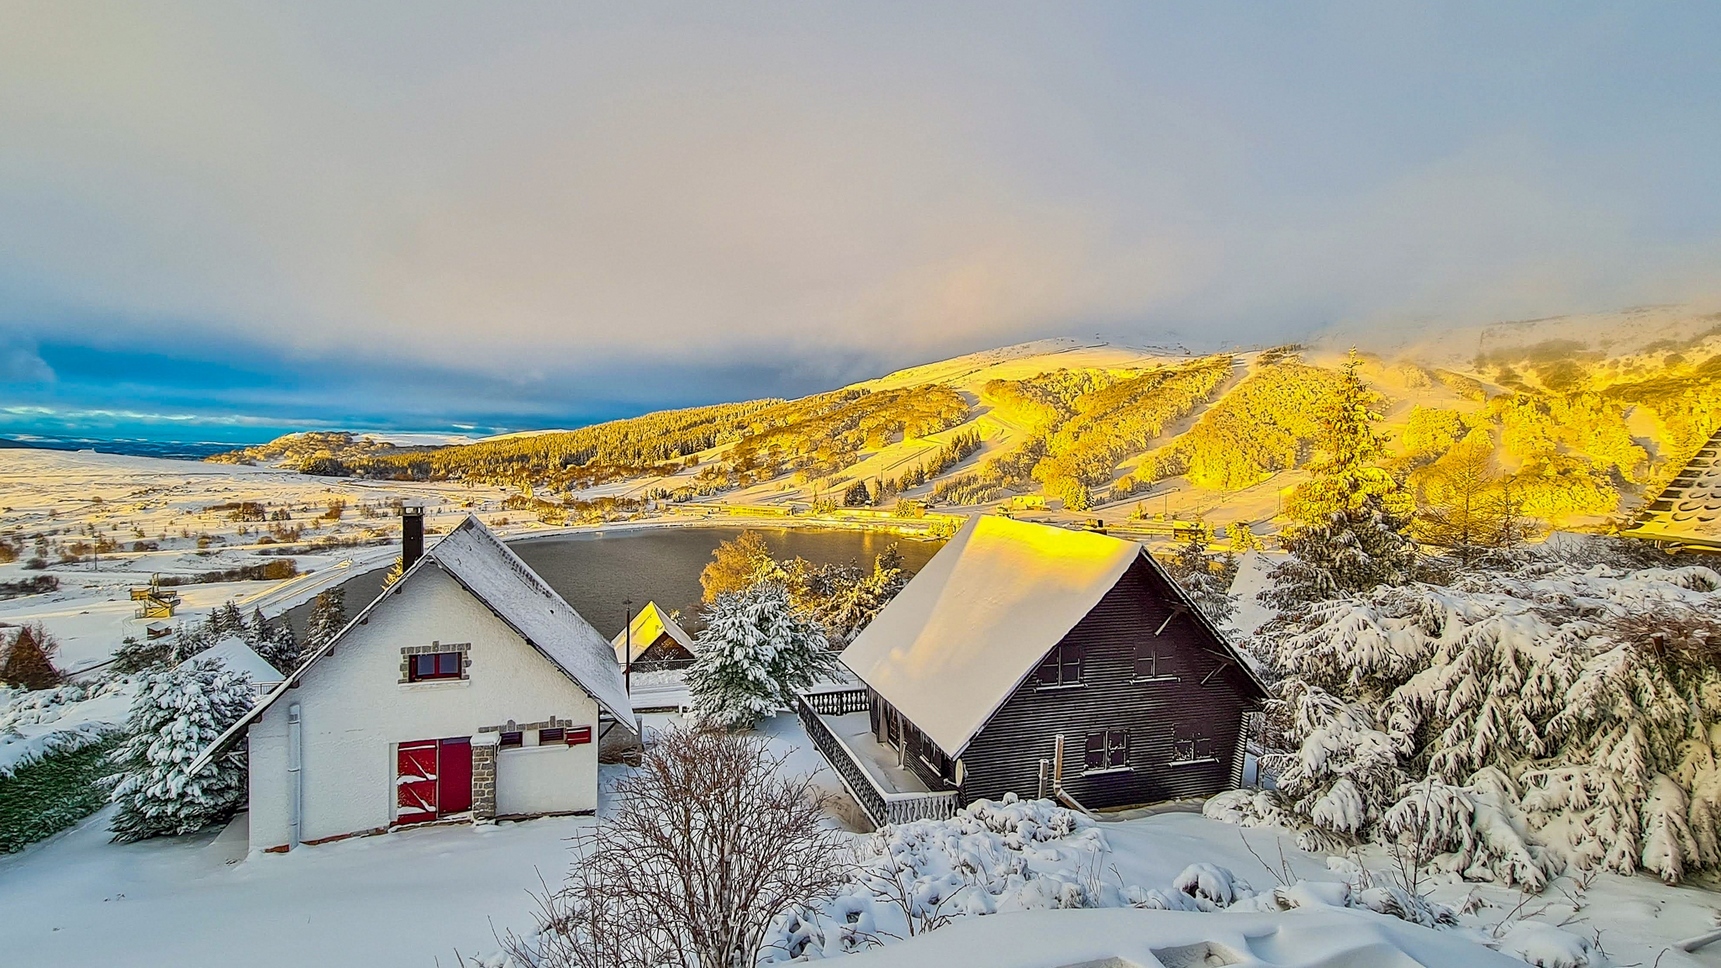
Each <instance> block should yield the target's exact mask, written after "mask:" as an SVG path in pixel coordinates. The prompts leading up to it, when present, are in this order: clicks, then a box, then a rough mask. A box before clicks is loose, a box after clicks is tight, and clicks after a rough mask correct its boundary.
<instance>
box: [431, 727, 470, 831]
mask: <svg viewBox="0 0 1721 968" xmlns="http://www.w3.org/2000/svg"><path fill="white" fill-rule="evenodd" d="M436 759H437V768H436V772H437V775H438V777H439V779H438V780H437V786H438V788H439V791H440V792H439V793H438V797H437V802H436V803H437V811H436V812H437V814H438V815H439V816H444V817H446V816H448V815H449V814H451V813H465V812H466V811H468V810H471V809H472V740H471V738H470V737H466V736H459V737H456V738H454V739H445V740H443V741H442V742H441V744H440V745H439V746H438V750H437V757H436Z"/></svg>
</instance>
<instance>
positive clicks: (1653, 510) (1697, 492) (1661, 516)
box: [1624, 430, 1721, 550]
mask: <svg viewBox="0 0 1721 968" xmlns="http://www.w3.org/2000/svg"><path fill="white" fill-rule="evenodd" d="M1624 533H1625V534H1626V535H1628V536H1631V537H1638V538H1650V539H1655V540H1663V541H1679V542H1682V543H1684V544H1688V545H1692V546H1694V547H1697V548H1707V549H1709V550H1716V549H1721V430H1717V431H1716V432H1715V434H1714V435H1713V436H1711V437H1710V438H1709V442H1708V443H1706V444H1704V445H1703V446H1702V447H1701V448H1699V449H1698V451H1697V453H1696V454H1693V455H1692V457H1691V460H1690V461H1689V462H1687V463H1686V465H1685V467H1684V469H1683V470H1681V471H1680V472H1679V474H1678V475H1677V476H1675V477H1674V478H1673V480H1672V481H1671V482H1669V483H1668V485H1667V486H1666V487H1665V488H1663V489H1662V491H1661V493H1660V494H1658V495H1656V498H1655V500H1653V501H1651V502H1649V503H1648V504H1647V505H1645V506H1644V508H1643V510H1642V511H1641V512H1640V513H1639V514H1638V517H1637V521H1636V522H1634V523H1633V525H1632V527H1631V529H1630V530H1628V531H1626V532H1624Z"/></svg>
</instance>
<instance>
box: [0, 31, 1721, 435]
mask: <svg viewBox="0 0 1721 968" xmlns="http://www.w3.org/2000/svg"><path fill="white" fill-rule="evenodd" d="M1689 17H1690V18H1691V19H1692V20H1693V22H1686V23H1663V22H1658V21H1656V20H1655V19H1654V18H1652V17H1651V16H1649V15H1647V14H1644V15H1637V14H1629V13H1623V12H1617V11H1615V12H1603V13H1600V14H1591V15H1576V14H1570V13H1568V12H1565V11H1562V12H1561V13H1560V15H1559V17H1558V19H1557V20H1556V19H1547V18H1541V17H1539V16H1534V15H1530V14H1527V13H1526V14H1513V13H1510V12H1489V13H1487V14H1486V15H1482V14H1480V13H1479V14H1478V15H1477V16H1475V17H1473V18H1470V19H1466V20H1460V19H1459V18H1458V17H1456V16H1446V15H1433V14H1418V13H1412V12H1407V11H1400V12H1397V13H1393V12H1389V11H1382V10H1379V9H1372V8H1370V9H1364V10H1362V11H1359V10H1357V9H1355V8H1347V7H1344V6H1342V5H1341V6H1333V7H1308V8H1299V9H1296V10H1279V11H1270V12H1269V11H1261V10H1259V9H1258V8H1227V7H1224V6H1223V5H1212V6H1207V5H1204V6H1203V7H1201V8H1198V9H1197V8H1191V9H1187V10H1158V11H1147V10H1141V9H1137V8H1132V7H1122V6H1120V7H1107V6H1093V7H1086V8H1082V9H1080V10H1072V9H1057V10H1053V9H1050V8H1037V7H1020V8H1010V7H1004V8H997V7H993V6H990V5H988V6H985V7H978V6H967V5H960V4H957V5H950V6H943V7H937V8H930V7H928V8H918V7H917V8H889V9H881V8H876V7H871V6H866V7H860V6H857V7H854V8H847V9H845V8H840V7H824V6H821V7H806V6H802V5H794V6H787V7H774V6H769V5H758V6H731V7H724V8H706V7H697V6H683V7H658V6H648V5H638V6H635V5H629V6H626V7H618V8H592V7H562V8H557V7H539V8H511V9H509V10H507V11H496V10H489V9H480V8H471V9H460V8H449V7H428V8H427V7H422V6H420V5H416V4H414V5H398V6H397V5H387V4H382V5H365V6H364V7H362V8H358V7H353V6H351V5H322V6H319V5H309V6H306V5H295V6H291V7H288V6H278V5H252V6H246V5H235V4H219V5H215V4H209V5H199V4H187V5H181V6H177V7H160V8H152V9H151V11H150V12H149V13H148V14H147V15H146V14H144V13H141V12H138V13H128V12H127V11H125V10H123V9H119V10H116V9H109V8H97V7H79V6H76V5H71V4H45V5H38V6H29V5H25V6H22V7H20V8H18V9H17V10H16V11H14V12H12V14H11V15H9V25H8V30H7V31H5V32H0V129H3V130H6V131H7V132H8V137H7V138H5V139H3V140H0V295H4V296H5V298H4V300H0V336H3V335H4V334H5V333H6V332H8V331H10V332H11V333H13V334H15V336H16V337H17V340H18V345H25V344H26V343H30V344H32V345H33V343H35V342H46V341H48V340H49V339H53V340H56V341H62V342H68V343H69V342H81V343H83V344H86V345H89V346H99V347H107V348H110V349H112V348H136V347H139V346H143V347H147V348H148V349H149V350H150V351H151V352H158V353H165V354H174V353H179V354H182V355H185V356H187V357H188V358H191V357H196V358H200V359H201V358H203V357H202V356H199V354H200V353H202V352H203V348H204V347H206V346H208V345H212V344H219V345H222V346H231V347H235V348H236V349H237V351H242V352H245V353H248V354H251V355H252V358H253V359H254V360H261V361H266V362H267V363H269V364H270V365H272V366H275V367H279V368H281V369H282V370H284V371H286V372H289V373H291V374H296V375H298V376H297V377H296V378H295V379H294V380H291V381H286V383H287V384H291V385H281V386H271V387H268V388H267V389H268V392H269V393H270V394H276V393H278V394H279V398H278V399H275V398H272V400H271V402H272V405H276V406H290V405H291V404H292V403H293V402H294V401H295V400H304V399H307V394H313V393H329V394H358V395H360V396H365V395H368V397H369V398H374V399H378V400H380V401H381V405H387V404H388V400H389V398H390V397H391V396H392V397H393V398H394V400H395V402H397V403H398V402H399V401H401V400H404V399H407V398H413V399H424V400H427V401H437V400H440V401H442V402H443V404H444V405H446V404H447V402H448V401H450V400H453V399H458V400H460V401H461V402H462V404H463V405H464V404H465V403H467V402H469V401H471V400H473V399H481V400H482V401H483V402H484V404H485V405H486V406H489V405H490V404H491V402H492V401H494V405H495V406H496V407H498V408H507V407H509V406H512V407H515V408H516V410H515V412H532V413H544V412H549V411H553V410H555V408H556V407H557V406H560V407H561V412H564V413H576V412H577V413H584V412H597V411H600V410H602V409H604V408H605V407H608V406H612V405H616V404H618V401H626V402H628V403H629V404H630V405H631V404H632V403H633V402H639V403H641V404H642V405H643V404H646V403H649V402H650V400H649V399H647V398H651V397H652V395H653V394H654V393H655V394H656V395H657V396H656V399H657V400H659V401H662V400H667V399H669V398H674V400H675V401H676V402H684V401H690V400H691V399H712V398H716V397H718V396H720V395H730V396H759V395H768V394H776V393H783V392H788V391H789V390H791V389H799V388H803V387H809V388H810V386H812V385H828V384H829V383H832V382H840V381H841V380H843V379H850V378H856V377H860V376H864V375H869V374H870V373H873V372H876V371H877V370H879V369H881V368H883V367H886V366H890V365H897V364H904V363H910V362H915V361H919V360H924V359H928V358H933V357H936V356H939V355H942V354H945V353H951V352H957V351H962V350H969V349H975V348H980V347H983V346H987V345H996V344H999V343H1003V342H1008V341H1013V340H1017V339H1024V338H1031V337H1036V336H1042V335H1055V334H1069V333H1077V334H1087V333H1093V332H1096V331H1104V332H1106V333H1108V334H1111V335H1118V336H1122V337H1125V338H1139V339H1155V338H1162V337H1164V336H1165V335H1166V334H1168V333H1173V332H1175V333H1177V334H1178V335H1179V336H1181V337H1182V338H1184V339H1187V340H1190V341H1192V342H1195V343H1202V344H1208V345H1211V344H1212V343H1216V342H1218V341H1220V340H1262V339H1272V338H1275V337H1278V336H1282V335H1294V334H1296V333H1297V332H1299V331H1302V330H1306V329H1308V328H1311V327H1314V326H1319V325H1324V324H1326V323H1329V322H1332V321H1335V320H1351V321H1355V320H1377V321H1380V322H1382V323H1384V324H1390V323H1393V322H1394V321H1398V320H1403V319H1411V318H1414V319H1418V320H1426V319H1430V318H1453V319H1456V318H1464V319H1470V318H1475V317H1487V316H1489V315H1490V314H1497V315H1503V316H1513V315H1523V314H1546V313H1554V312H1562V311H1572V310H1582V309H1604V308H1610V307H1613V306H1617V305H1621V304H1626V303H1633V302H1642V301H1665V300H1666V299H1667V298H1702V297H1708V296H1712V295H1713V292H1712V288H1711V287H1712V281H1713V279H1714V278H1715V270H1716V269H1717V267H1718V265H1721V241H1718V240H1721V232H1718V231H1717V230H1716V228H1715V226H1716V225H1718V224H1721V200H1717V199H1716V198H1715V197H1714V193H1713V190H1712V185H1713V183H1714V176H1715V175H1716V173H1717V172H1716V171H1715V168H1716V166H1717V164H1718V163H1717V162H1716V161H1715V159H1717V158H1721V151H1717V149H1721V143H1718V142H1721V123H1716V122H1718V121H1721V118H1717V117H1716V115H1717V108H1716V105H1717V104H1718V103H1721V97H1717V96H1716V95H1718V94H1721V91H1718V90H1717V88H1721V78H1718V77H1717V75H1716V68H1715V67H1714V62H1713V60H1712V59H1710V58H1708V57H1707V55H1706V53H1705V52H1703V50H1702V47H1701V44H1700V43H1699V42H1698V41H1697V38H1700V37H1703V36H1709V35H1712V32H1711V31H1708V30H1706V29H1703V28H1704V27H1705V24H1703V23H1697V22H1695V21H1696V20H1697V19H1699V18H1702V19H1709V17H1710V15H1708V14H1704V13H1696V12H1693V13H1691V14H1690V15H1689ZM7 345H11V344H6V343H0V354H6V355H0V361H4V366H5V369H4V371H3V372H4V373H6V374H11V373H14V372H20V373H22V372H26V371H27V372H30V373H36V374H38V375H40V373H41V372H42V371H43V370H46V369H47V365H46V364H45V363H42V362H41V358H40V356H39V355H38V356H37V357H35V363H36V364H40V368H39V369H30V368H29V367H30V366H32V364H30V363H29V361H28V360H27V359H25V358H24V357H22V356H18V357H17V359H18V360H23V362H22V363H19V362H14V356H16V354H19V353H23V352H25V351H22V350H16V351H14V350H6V349H4V348H3V347H5V346H7ZM122 365H123V363H115V364H114V366H116V367H119V366H122ZM19 366H23V367H25V368H26V369H24V370H19V369H17V367H19ZM367 367H369V368H372V370H373V371H374V372H375V373H377V374H388V376H389V378H391V379H392V378H398V379H399V380H401V381H402V383H403V384H404V383H411V384H412V385H411V386H410V387H406V386H404V385H402V386H397V387H396V388H395V390H396V391H397V392H394V393H392V394H391V393H389V392H385V390H384V389H383V388H379V387H374V386H368V385H367V380H366V378H365V375H364V373H365V370H366V368H367ZM325 369H326V370H332V371H336V372H338V373H340V374H342V375H343V378H344V382H340V381H337V382H334V383H327V384H324V383H320V382H319V381H317V380H315V379H312V377H313V376H314V375H315V374H317V373H318V372H319V371H321V370H325ZM51 377H52V374H51V373H50V374H49V378H51ZM131 378H132V379H135V380H147V375H142V374H132V375H131ZM654 381H660V382H655V383H654ZM369 382H376V381H375V380H372V381H369ZM449 386H459V387H462V388H463V389H462V392H461V393H460V394H457V395H451V394H449V393H448V392H446V390H447V388H448V387H449ZM468 391H470V392H468ZM223 392H224V393H227V392H228V391H223ZM232 392H234V393H237V392H238V391H232ZM224 399H225V398H224Z"/></svg>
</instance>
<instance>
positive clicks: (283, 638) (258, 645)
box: [246, 610, 299, 673]
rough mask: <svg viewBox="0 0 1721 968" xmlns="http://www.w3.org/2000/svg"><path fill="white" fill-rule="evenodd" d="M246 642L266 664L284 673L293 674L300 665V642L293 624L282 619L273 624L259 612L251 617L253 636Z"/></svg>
mask: <svg viewBox="0 0 1721 968" xmlns="http://www.w3.org/2000/svg"><path fill="white" fill-rule="evenodd" d="M246 641H247V642H248V643H249V644H250V646H251V649H252V651H254V652H256V653H257V655H258V656H260V657H261V658H262V659H263V661H264V662H267V663H269V664H270V665H272V666H274V667H275V668H276V669H278V670H280V671H281V672H282V673H288V672H292V671H293V670H294V669H295V668H297V667H298V665H299V640H298V639H297V637H295V636H294V635H293V623H291V622H289V621H287V620H286V619H285V618H282V619H281V620H280V621H277V622H275V623H273V624H271V623H270V622H269V620H268V619H266V618H264V617H263V612H262V611H261V610H258V611H256V612H253V613H252V615H251V635H250V636H249V637H247V639H246Z"/></svg>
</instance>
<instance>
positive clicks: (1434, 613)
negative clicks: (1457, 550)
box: [1210, 562, 1721, 885]
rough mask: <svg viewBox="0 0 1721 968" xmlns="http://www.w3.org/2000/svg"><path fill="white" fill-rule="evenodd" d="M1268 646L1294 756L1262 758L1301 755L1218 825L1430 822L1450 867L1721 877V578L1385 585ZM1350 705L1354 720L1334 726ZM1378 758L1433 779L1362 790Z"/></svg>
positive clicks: (1598, 570) (1679, 573) (1700, 573)
mask: <svg viewBox="0 0 1721 968" xmlns="http://www.w3.org/2000/svg"><path fill="white" fill-rule="evenodd" d="M1252 648H1253V649H1254V650H1255V651H1257V652H1258V653H1259V654H1261V655H1262V656H1263V657H1264V658H1265V659H1266V660H1267V663H1268V664H1269V665H1271V666H1275V667H1277V668H1278V669H1280V670H1283V671H1284V673H1285V674H1286V678H1285V679H1284V680H1283V681H1282V682H1281V683H1280V684H1279V686H1278V690H1279V693H1280V696H1281V699H1280V701H1278V702H1275V703H1273V704H1272V705H1271V706H1270V709H1269V721H1270V725H1271V727H1272V732H1273V733H1275V734H1276V737H1272V736H1270V737H1269V738H1270V740H1271V739H1275V738H1276V742H1274V743H1273V745H1275V746H1276V747H1277V748H1279V749H1283V750H1288V751H1290V752H1288V753H1287V754H1285V755H1283V756H1273V757H1266V758H1264V764H1265V765H1267V766H1268V767H1269V768H1271V767H1272V766H1274V765H1276V763H1275V762H1273V761H1282V762H1284V763H1285V764H1286V765H1285V766H1284V767H1283V770H1284V772H1283V774H1282V775H1281V779H1280V784H1279V790H1278V791H1276V792H1271V793H1263V794H1247V795H1244V796H1243V797H1242V798H1241V799H1242V800H1246V801H1247V802H1241V801H1239V798H1238V797H1237V796H1234V795H1225V797H1224V799H1222V800H1220V801H1219V802H1218V803H1216V804H1215V805H1214V807H1213V810H1212V811H1210V813H1211V815H1214V816H1219V817H1222V818H1225V819H1233V820H1239V821H1242V822H1273V823H1285V824H1287V825H1289V826H1292V827H1296V828H1298V829H1299V830H1305V829H1306V830H1312V831H1316V832H1317V833H1318V834H1319V835H1321V836H1327V837H1331V836H1339V835H1343V836H1346V837H1350V838H1354V839H1359V840H1360V839H1373V840H1377V841H1382V842H1397V841H1398V840H1400V839H1401V838H1404V837H1407V836H1410V835H1411V833H1410V832H1411V829H1412V828H1411V827H1410V826H1407V822H1406V821H1407V818H1414V817H1419V816H1420V817H1423V818H1424V828H1423V829H1424V830H1425V831H1432V832H1433V833H1431V834H1430V836H1432V837H1433V838H1434V839H1433V840H1432V841H1430V842H1429V843H1426V844H1422V846H1425V847H1428V848H1429V850H1430V851H1431V852H1432V853H1433V854H1436V855H1438V856H1435V857H1434V858H1433V860H1432V861H1431V862H1430V863H1431V865H1432V866H1436V867H1440V868H1442V869H1446V870H1452V871H1456V872H1458V873H1462V874H1465V875H1466V876H1484V877H1494V878H1496V879H1501V880H1507V881H1512V882H1516V883H1524V884H1527V885H1535V884H1537V883H1538V882H1539V881H1541V880H1545V878H1546V877H1547V876H1548V875H1549V874H1551V873H1553V872H1556V871H1557V870H1558V869H1559V868H1560V867H1561V866H1562V865H1564V864H1570V865H1571V866H1573V867H1576V868H1579V869H1584V870H1590V869H1596V868H1602V869H1607V870H1614V871H1619V872H1622V873H1630V872H1632V871H1635V870H1638V869H1648V870H1652V871H1654V872H1656V873H1657V874H1659V875H1660V876H1661V877H1662V878H1663V879H1666V880H1669V881H1672V880H1677V879H1679V878H1681V877H1684V876H1686V875H1687V874H1689V872H1691V871H1693V870H1698V869H1706V868H1710V869H1712V868H1715V867H1717V866H1721V742H1717V741H1716V739H1715V738H1714V737H1716V736H1717V735H1721V731H1718V730H1717V729H1716V727H1717V726H1721V574H1717V573H1716V572H1715V571H1712V570H1710V569H1708V568H1702V567H1685V568H1673V569H1662V568H1650V569H1644V570H1641V571H1637V572H1624V571H1618V570H1614V569H1608V568H1606V567H1605V566H1592V567H1588V568H1584V569H1576V568H1571V567H1559V566H1557V565H1552V564H1550V563H1547V562H1532V563H1530V564H1528V565H1526V566H1524V567H1523V568H1522V569H1521V570H1519V571H1516V572H1510V571H1490V572H1486V573H1474V574H1469V575H1465V576H1463V577H1462V578H1461V581H1460V582H1459V583H1458V584H1457V585H1455V586H1453V587H1440V586H1434V585H1427V584H1410V585H1405V586H1400V587H1390V586H1383V587H1379V588H1376V589H1374V590H1373V591H1372V592H1369V593H1366V594H1358V595H1352V596H1348V597H1345V598H1341V599H1336V600H1333V601H1328V602H1321V603H1317V604H1315V605H1313V606H1311V607H1309V608H1307V609H1306V610H1305V611H1303V612H1301V613H1298V614H1294V615H1292V616H1290V617H1289V618H1287V619H1286V620H1284V621H1282V622H1281V623H1279V626H1278V627H1277V628H1276V629H1274V630H1272V632H1271V633H1270V634H1268V635H1265V636H1262V637H1259V638H1257V639H1256V640H1255V641H1254V642H1253V643H1252ZM1319 696H1326V697H1328V700H1329V702H1325V703H1317V702H1311V697H1319ZM1332 704H1336V707H1337V708H1342V709H1343V710H1344V715H1343V716H1342V717H1340V716H1338V715H1336V714H1333V715H1326V714H1319V711H1320V710H1321V709H1324V708H1327V706H1328V705H1332ZM1341 719H1342V727H1343V728H1342V729H1341V728H1337V727H1334V726H1332V725H1331V724H1333V723H1335V722H1339V721H1340V720H1341ZM1382 738H1384V740H1385V743H1384V744H1383V743H1382V742H1381V740H1382ZM1364 749H1366V750H1369V751H1379V750H1382V749H1390V750H1392V751H1394V754H1395V757H1396V763H1395V765H1394V768H1395V769H1397V770H1398V771H1400V772H1401V773H1402V774H1403V775H1404V776H1406V777H1407V778H1410V779H1413V780H1414V781H1415V783H1416V784H1423V786H1421V787H1406V788H1404V789H1402V790H1400V791H1397V792H1389V791H1388V790H1387V788H1386V787H1387V785H1386V784H1381V785H1377V786H1370V785H1368V784H1359V783H1356V782H1354V776H1355V774H1356V772H1357V770H1356V768H1354V767H1353V766H1351V765H1347V764H1356V763H1360V762H1363V761H1361V760H1359V759H1358V757H1357V755H1356V753H1357V752H1358V751H1361V750H1364ZM1372 759H1373V752H1371V754H1370V761H1371V762H1372ZM1381 765H1383V766H1384V764H1381ZM1374 769H1375V767H1370V770H1371V771H1372V770H1374ZM1347 779H1351V782H1350V783H1349V786H1348V787H1347V788H1344V789H1341V786H1342V785H1343V783H1344V781H1345V780H1347ZM1669 784H1672V786H1669ZM1353 794H1355V796H1354V797H1353ZM1418 798H1422V800H1423V801H1424V802H1423V803H1421V804H1418V803H1417V802H1415V801H1416V800H1417V799H1418ZM1234 801H1238V802H1234ZM1346 803H1348V804H1349V806H1351V807H1355V808H1357V809H1356V810H1355V811H1353V812H1349V813H1347V812H1344V811H1339V810H1337V809H1336V808H1337V807H1339V806H1342V805H1344V804H1346ZM1323 805H1324V806H1323ZM1430 810H1433V811H1435V814H1438V815H1437V816H1436V815H1434V814H1430V812H1429V811H1430ZM1338 817H1343V818H1345V819H1346V820H1347V822H1346V823H1342V824H1340V823H1333V822H1331V820H1332V818H1338ZM1351 817H1355V818H1357V819H1359V820H1360V821H1361V822H1360V824H1352V823H1349V822H1348V820H1349V818H1351ZM1430 817H1432V819H1428V818H1430ZM1394 818H1397V819H1394ZM1466 824H1467V825H1468V826H1467V827H1465V826H1464V825H1466ZM1418 843H1419V844H1421V843H1422V842H1421V840H1418ZM1419 849H1420V848H1419Z"/></svg>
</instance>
